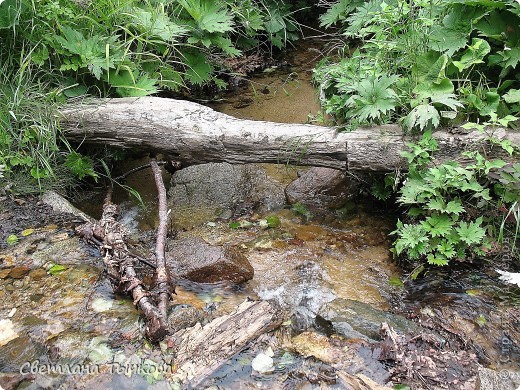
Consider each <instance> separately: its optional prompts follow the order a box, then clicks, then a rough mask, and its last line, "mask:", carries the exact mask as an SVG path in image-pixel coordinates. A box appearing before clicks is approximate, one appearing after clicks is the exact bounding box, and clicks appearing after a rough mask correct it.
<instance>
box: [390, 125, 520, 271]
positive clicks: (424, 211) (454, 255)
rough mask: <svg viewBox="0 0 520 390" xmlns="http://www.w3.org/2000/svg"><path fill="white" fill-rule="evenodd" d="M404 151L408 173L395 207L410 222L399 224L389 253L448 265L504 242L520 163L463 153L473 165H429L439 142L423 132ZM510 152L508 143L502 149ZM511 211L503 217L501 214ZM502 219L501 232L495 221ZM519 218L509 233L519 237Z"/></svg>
mask: <svg viewBox="0 0 520 390" xmlns="http://www.w3.org/2000/svg"><path fill="white" fill-rule="evenodd" d="M408 146H409V148H410V151H407V152H404V153H403V156H404V157H406V159H407V160H408V163H409V173H408V177H407V178H406V180H405V182H404V184H403V185H402V187H401V189H400V191H399V195H400V196H399V203H401V204H402V205H404V206H406V207H409V209H408V211H407V215H408V220H409V221H408V222H409V223H403V222H401V221H398V223H397V229H396V230H395V231H394V232H392V234H394V235H397V239H396V241H395V242H394V248H393V251H394V253H395V254H396V255H402V254H406V256H407V257H408V258H409V259H410V260H422V259H425V260H426V261H427V262H428V263H429V264H435V265H446V264H448V262H449V261H450V260H455V259H459V260H462V259H465V258H466V257H467V256H472V255H475V254H476V255H482V254H484V252H485V251H486V250H489V249H490V248H491V244H492V243H493V242H498V241H500V240H501V239H502V238H503V232H504V227H505V221H506V220H507V219H508V217H509V215H510V213H511V212H512V211H514V210H516V209H517V208H518V199H520V186H519V184H518V183H520V164H518V163H515V164H512V163H507V162H506V161H504V160H500V159H495V160H488V159H486V158H485V157H484V156H483V155H482V154H480V152H478V151H472V152H465V153H464V157H465V158H466V159H470V161H471V163H470V164H468V165H467V166H461V165H460V164H459V163H457V162H454V161H450V162H446V163H443V164H441V165H437V166H436V165H433V164H431V162H432V158H433V157H432V156H433V154H434V152H435V151H436V150H437V143H436V141H435V139H433V138H432V137H431V133H429V132H427V133H426V134H425V135H424V136H423V138H422V140H421V141H419V142H418V143H416V144H409V145H408ZM501 146H502V147H503V148H504V149H506V150H508V152H509V153H510V154H513V153H514V150H513V149H512V146H511V145H510V144H509V143H505V142H502V145H501ZM507 210H511V211H510V212H509V213H507V215H504V214H502V212H503V211H507ZM497 217H498V218H499V219H500V217H501V218H502V223H501V225H500V228H498V229H497V228H496V227H493V223H494V221H495V220H496V219H497ZM519 224H520V219H517V220H516V227H515V229H513V233H512V235H513V237H514V239H513V240H516V239H517V238H518V234H519V231H518V227H519Z"/></svg>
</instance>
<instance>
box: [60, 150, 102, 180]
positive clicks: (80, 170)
mask: <svg viewBox="0 0 520 390" xmlns="http://www.w3.org/2000/svg"><path fill="white" fill-rule="evenodd" d="M65 166H66V167H67V168H69V169H70V170H71V172H72V173H73V174H74V175H76V176H77V177H78V178H79V179H80V180H81V179H83V178H84V177H85V176H90V177H92V178H94V179H97V178H98V175H97V173H96V172H95V171H94V163H93V162H92V159H91V158H90V157H88V156H82V155H81V154H79V153H77V152H71V153H69V154H68V155H67V158H66V161H65Z"/></svg>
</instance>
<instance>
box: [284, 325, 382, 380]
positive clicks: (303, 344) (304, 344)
mask: <svg viewBox="0 0 520 390" xmlns="http://www.w3.org/2000/svg"><path fill="white" fill-rule="evenodd" d="M291 348H292V349H293V350H294V351H296V352H298V353H299V354H300V355H302V356H304V357H310V356H312V357H315V358H316V359H318V360H321V361H322V362H325V363H327V364H329V365H331V366H332V367H334V368H336V369H337V370H339V371H344V372H345V373H350V374H363V375H366V376H367V377H369V378H372V379H373V380H374V381H376V382H378V383H379V384H383V383H386V382H387V381H388V380H389V379H390V373H389V372H388V371H387V370H386V369H385V367H384V365H383V364H382V363H380V362H379V361H378V360H377V357H375V356H373V355H374V354H373V352H372V347H371V345H370V343H368V342H366V341H362V340H358V341H354V342H352V341H348V340H345V339H342V338H337V337H336V338H329V337H327V336H324V335H322V334H319V333H316V332H310V331H307V332H303V333H300V334H299V335H297V336H295V337H293V338H292V339H291ZM347 376H348V375H347ZM351 379H352V378H351ZM370 382H371V383H372V381H370ZM346 388H348V387H346ZM354 388H355V387H354ZM368 388H370V387H368ZM360 389H365V387H360Z"/></svg>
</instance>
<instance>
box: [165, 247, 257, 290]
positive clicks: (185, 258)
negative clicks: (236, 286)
mask: <svg viewBox="0 0 520 390" xmlns="http://www.w3.org/2000/svg"><path fill="white" fill-rule="evenodd" d="M166 261H167V265H168V267H170V270H171V271H172V273H173V274H174V275H177V276H179V277H181V278H184V279H188V280H191V281H194V282H198V283H216V282H223V281H230V282H234V283H242V282H245V281H247V280H250V279H252V278H253V275H254V269H253V267H252V266H251V264H250V263H249V261H248V260H247V258H246V257H245V256H244V254H243V253H242V252H241V251H240V250H239V249H238V248H236V247H233V246H214V245H210V244H208V243H206V242H205V241H204V240H203V239H201V238H198V237H193V238H185V239H181V240H178V241H174V242H171V243H170V244H169V250H168V252H167V255H166Z"/></svg>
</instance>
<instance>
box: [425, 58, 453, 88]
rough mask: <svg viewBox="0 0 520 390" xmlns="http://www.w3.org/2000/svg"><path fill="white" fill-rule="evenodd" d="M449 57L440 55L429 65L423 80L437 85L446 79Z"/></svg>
mask: <svg viewBox="0 0 520 390" xmlns="http://www.w3.org/2000/svg"><path fill="white" fill-rule="evenodd" d="M448 61H449V57H448V56H447V55H446V54H442V55H440V56H439V57H438V58H437V60H436V61H435V62H434V63H433V64H431V66H430V68H429V70H428V73H427V74H426V77H425V80H426V81H429V82H431V83H435V84H439V83H441V82H443V81H444V79H445V78H446V66H447V65H448Z"/></svg>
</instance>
